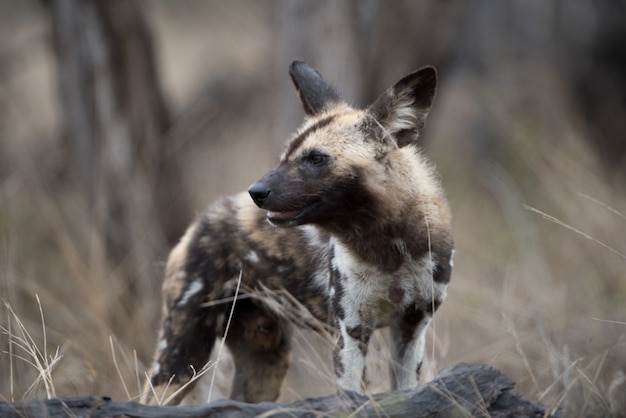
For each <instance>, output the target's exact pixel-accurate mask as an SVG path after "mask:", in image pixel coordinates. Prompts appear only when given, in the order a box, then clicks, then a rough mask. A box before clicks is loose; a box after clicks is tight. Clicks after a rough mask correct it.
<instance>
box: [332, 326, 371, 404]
mask: <svg viewBox="0 0 626 418" xmlns="http://www.w3.org/2000/svg"><path fill="white" fill-rule="evenodd" d="M338 322H339V331H340V332H341V336H342V337H343V350H341V354H340V355H341V363H342V364H343V366H344V371H343V375H342V376H341V377H339V379H338V380H337V383H338V384H339V387H341V388H342V389H344V390H353V391H355V392H358V393H362V392H363V389H362V388H361V381H362V379H363V371H364V370H365V356H363V353H361V349H360V347H359V341H358V340H355V339H354V338H352V337H351V336H350V334H348V330H347V327H346V324H345V322H344V321H342V320H338Z"/></svg>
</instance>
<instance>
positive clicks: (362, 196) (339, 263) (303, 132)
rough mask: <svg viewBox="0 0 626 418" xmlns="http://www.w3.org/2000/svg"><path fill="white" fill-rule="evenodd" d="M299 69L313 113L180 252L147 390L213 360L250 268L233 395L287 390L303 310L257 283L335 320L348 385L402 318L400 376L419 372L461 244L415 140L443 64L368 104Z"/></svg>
mask: <svg viewBox="0 0 626 418" xmlns="http://www.w3.org/2000/svg"><path fill="white" fill-rule="evenodd" d="M290 75H291V77H292V80H293V82H294V84H295V86H296V88H297V90H298V93H299V95H300V99H301V101H302V104H303V106H304V110H305V113H306V120H305V121H304V124H303V125H302V127H301V128H300V129H299V130H298V132H297V133H296V134H295V135H294V136H293V137H292V139H291V140H290V141H289V142H288V143H287V146H286V149H285V151H284V153H283V154H282V156H281V158H280V162H279V164H278V165H277V166H276V167H275V168H274V169H273V170H272V171H270V172H269V173H267V174H266V175H265V176H264V177H263V178H261V179H260V180H259V181H258V182H256V183H254V184H253V185H252V186H250V189H249V195H248V194H240V195H236V196H233V197H230V198H226V199H223V200H221V201H219V202H217V203H215V204H214V205H212V206H210V207H209V209H208V210H207V211H206V212H205V213H204V214H202V215H201V216H200V217H199V218H198V219H197V220H196V222H195V223H194V224H193V225H192V226H191V227H190V228H189V230H188V231H187V232H186V233H185V235H184V236H183V238H182V239H181V241H180V243H179V244H178V245H177V246H176V248H174V250H173V251H172V253H171V254H170V256H169V260H168V263H167V268H166V272H165V282H164V284H163V297H164V301H163V324H162V328H161V331H160V334H159V343H158V345H157V350H156V354H155V358H154V364H153V366H152V368H151V371H150V379H151V386H152V388H150V389H146V391H145V393H144V397H143V399H142V400H143V401H144V402H155V398H156V397H158V398H159V399H163V398H165V397H164V394H168V395H169V394H171V393H174V392H175V391H176V390H178V389H179V388H181V387H182V386H183V385H184V384H185V383H186V382H187V381H188V380H189V379H190V377H191V376H192V374H193V373H194V372H197V371H200V370H201V369H202V367H203V366H204V365H205V363H206V362H207V359H208V358H209V355H210V352H211V349H212V347H213V345H214V342H215V339H216V336H217V335H220V336H221V333H222V332H223V331H224V330H223V328H224V327H223V322H224V320H223V318H224V317H225V316H227V315H228V313H229V312H230V309H231V305H232V297H233V296H234V294H235V289H236V286H237V282H238V280H239V279H241V282H240V285H241V291H242V293H243V297H240V298H238V300H237V301H236V305H235V309H234V316H233V319H232V323H231V326H230V329H229V333H228V335H227V337H226V343H227V346H228V348H229V349H230V351H231V353H232V355H233V358H234V361H235V369H236V370H235V379H234V383H233V388H232V394H231V397H232V398H234V399H239V400H245V401H249V402H258V401H264V400H275V399H276V398H277V397H278V395H279V390H280V386H281V383H282V380H283V378H284V376H285V373H286V370H287V367H288V359H289V323H290V322H291V321H290V320H289V318H287V317H286V316H285V315H282V314H281V313H280V312H279V311H280V309H276V308H272V307H271V306H272V304H269V303H264V302H263V298H262V297H260V296H258V297H249V296H250V295H251V294H255V292H256V293H257V294H260V293H259V290H263V291H267V290H273V291H276V292H282V294H287V292H288V294H289V295H291V296H293V298H295V299H296V300H297V301H298V302H299V303H300V304H301V305H303V306H304V307H306V308H307V309H308V311H309V312H310V313H311V314H312V315H313V316H314V317H315V318H317V319H319V320H321V321H323V322H324V323H326V324H329V325H330V327H331V329H333V330H335V331H336V332H335V335H336V344H335V350H334V358H335V371H336V375H337V382H338V385H339V387H340V388H342V389H346V390H354V391H362V390H363V384H364V383H363V382H364V374H365V358H366V354H367V348H368V341H369V338H370V336H371V334H372V332H373V330H374V329H376V328H377V327H381V326H389V327H390V329H391V333H390V334H391V355H392V361H391V365H390V370H391V376H392V387H393V388H398V389H406V388H410V387H413V386H415V385H417V381H418V375H419V369H420V366H421V364H422V358H423V353H424V343H425V333H426V328H427V326H428V324H429V322H430V319H431V317H432V315H433V313H434V312H435V311H436V310H437V308H438V307H439V305H440V304H441V302H442V301H443V300H444V298H445V296H446V289H447V286H448V282H449V280H450V272H451V268H452V255H453V251H454V250H453V239H452V234H451V227H450V213H449V208H448V204H447V201H446V198H445V196H444V193H443V191H442V189H441V186H440V185H439V182H438V180H437V177H436V175H435V173H434V171H433V169H432V168H431V166H430V165H429V164H428V162H426V160H425V158H424V157H423V156H422V155H421V154H420V152H419V151H418V150H417V149H416V147H415V145H414V143H415V141H416V140H417V138H418V134H419V132H420V130H421V129H422V127H423V126H424V123H425V121H426V116H427V114H428V112H429V110H430V107H431V105H432V102H433V100H434V97H435V91H436V84H437V76H436V71H435V69H434V68H432V67H425V68H422V69H421V70H418V71H416V72H414V73H412V74H409V75H408V76H406V77H404V78H403V79H402V80H400V81H399V82H398V83H396V84H395V85H394V86H393V87H391V88H390V89H389V90H387V91H386V92H385V93H384V94H383V95H382V96H381V97H380V98H379V99H378V100H376V101H375V102H374V103H373V104H372V105H371V106H370V107H368V108H367V109H365V110H358V109H354V108H352V107H350V106H349V105H348V104H346V103H345V102H344V101H343V100H342V99H341V98H340V96H339V94H338V93H337V91H336V90H335V89H334V88H333V87H332V86H331V85H329V84H328V83H327V82H326V81H324V79H323V78H322V77H321V76H320V75H319V73H317V72H316V71H315V70H314V69H312V68H311V67H309V66H308V65H306V64H305V63H303V62H294V63H293V64H292V65H291V67H290ZM250 197H252V199H251V198H250ZM255 203H256V204H255ZM261 293H263V292H261ZM228 298H231V299H228ZM287 299H288V298H286V299H285V300H287ZM222 300H225V301H226V302H224V303H216V302H218V301H222ZM187 389H188V388H186V389H185V390H182V391H180V392H179V393H178V395H176V396H174V397H173V400H172V402H176V403H177V402H178V401H180V400H181V399H182V397H184V394H185V392H186V390H187Z"/></svg>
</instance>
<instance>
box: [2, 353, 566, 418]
mask: <svg viewBox="0 0 626 418" xmlns="http://www.w3.org/2000/svg"><path fill="white" fill-rule="evenodd" d="M514 385H515V382H513V381H512V380H511V379H509V378H508V377H507V376H505V375H504V374H503V373H502V372H501V371H500V370H498V369H495V368H493V367H491V366H488V365H480V364H464V363H460V364H456V365H454V366H451V367H448V368H446V369H444V370H442V371H441V372H440V373H439V374H438V375H437V376H436V377H435V379H433V380H432V381H431V382H429V383H426V384H424V385H422V386H420V387H417V388H415V389H411V390H405V391H396V392H389V393H380V394H377V395H374V396H371V397H367V396H363V395H359V394H356V393H353V392H346V393H339V394H335V395H330V396H324V397H320V398H315V399H307V400H303V401H296V402H292V403H290V404H276V403H271V402H263V403H259V404H249V403H244V402H237V401H230V400H223V401H217V402H212V403H209V404H204V405H187V406H147V405H142V404H139V403H137V402H115V401H112V400H111V399H109V398H96V397H93V396H87V397H72V398H58V399H51V400H48V401H31V402H19V403H12V404H11V403H3V402H0V417H15V418H17V417H24V416H27V417H33V418H36V417H93V418H104V417H133V418H162V417H186V418H201V417H203V418H208V417H215V418H218V417H219V418H225V417H253V416H258V415H261V414H263V415H264V416H271V417H316V416H341V415H348V414H351V416H355V417H381V416H383V417H462V416H473V417H544V416H553V417H557V416H559V415H560V411H558V410H556V411H550V410H548V409H547V408H546V407H545V406H544V405H541V404H539V403H536V402H532V401H529V400H526V399H524V398H523V397H522V396H521V395H519V394H517V393H515V392H514V391H513V390H512V389H513V386H514Z"/></svg>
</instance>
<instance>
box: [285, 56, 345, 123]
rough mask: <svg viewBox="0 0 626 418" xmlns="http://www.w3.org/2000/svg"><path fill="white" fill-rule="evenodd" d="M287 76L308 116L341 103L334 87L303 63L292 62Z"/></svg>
mask: <svg viewBox="0 0 626 418" xmlns="http://www.w3.org/2000/svg"><path fill="white" fill-rule="evenodd" d="M289 75H290V76H291V80H292V81H293V84H294V85H295V86H296V90H297V91H298V95H299V96H300V101H301V102H302V106H303V107H304V112H305V113H306V114H307V115H308V116H315V115H317V114H320V113H322V112H324V111H326V110H329V109H332V108H333V107H335V106H336V105H337V104H339V103H341V102H342V100H341V97H340V96H339V93H338V92H337V90H336V89H335V87H333V86H332V85H331V84H329V83H328V82H327V81H326V80H324V79H323V78H322V76H321V75H320V73H318V72H317V71H316V70H315V69H314V68H312V67H310V66H309V65H308V64H306V63H305V62H302V61H294V62H292V63H291V65H290V66H289Z"/></svg>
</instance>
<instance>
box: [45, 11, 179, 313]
mask: <svg viewBox="0 0 626 418" xmlns="http://www.w3.org/2000/svg"><path fill="white" fill-rule="evenodd" d="M46 5H47V6H48V10H49V13H50V15H51V18H52V23H53V40H54V46H55V52H56V55H57V63H58V78H59V88H60V94H61V99H62V105H63V107H64V110H65V127H66V135H67V139H68V141H69V142H68V146H69V148H70V150H71V153H70V173H71V176H72V177H73V178H76V179H77V180H78V181H77V182H78V183H79V184H80V186H81V187H82V190H83V191H84V193H85V195H86V196H88V199H89V202H90V205H91V207H92V212H93V216H94V221H95V223H96V225H97V226H98V229H99V232H100V234H101V235H102V236H103V237H104V238H105V239H104V249H103V253H104V257H103V259H104V263H106V265H107V267H106V271H109V272H111V271H114V272H115V273H116V274H118V273H121V277H122V278H123V279H124V280H126V281H127V283H128V286H129V291H130V292H131V293H130V295H129V296H131V299H130V300H132V295H133V294H139V293H141V292H147V294H146V293H143V295H144V296H153V295H155V294H157V293H158V289H160V281H161V279H160V274H158V275H157V274H156V269H155V268H154V267H153V266H155V265H156V262H157V261H158V260H160V259H162V256H163V252H164V250H165V249H166V247H167V244H168V243H171V242H172V241H173V240H174V239H176V238H178V237H179V236H180V235H181V233H182V230H183V228H184V224H185V223H186V222H188V221H189V218H188V214H189V210H188V208H187V204H188V201H187V199H186V196H185V193H184V190H183V188H182V184H181V181H180V174H179V171H178V167H177V164H176V161H174V159H173V158H171V151H169V150H170V149H171V148H172V146H171V144H170V143H169V142H168V139H169V138H167V131H168V128H169V126H170V116H169V114H168V111H167V109H166V106H165V103H164V100H163V97H162V96H161V93H160V88H159V83H158V76H157V72H156V67H155V60H154V52H153V47H152V42H151V36H150V32H149V30H148V28H147V25H146V23H145V22H144V20H143V18H142V16H141V14H140V13H139V10H138V8H137V5H136V3H135V2H134V1H129V0H48V1H46ZM127 308H130V307H127ZM131 317H132V316H131Z"/></svg>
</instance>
